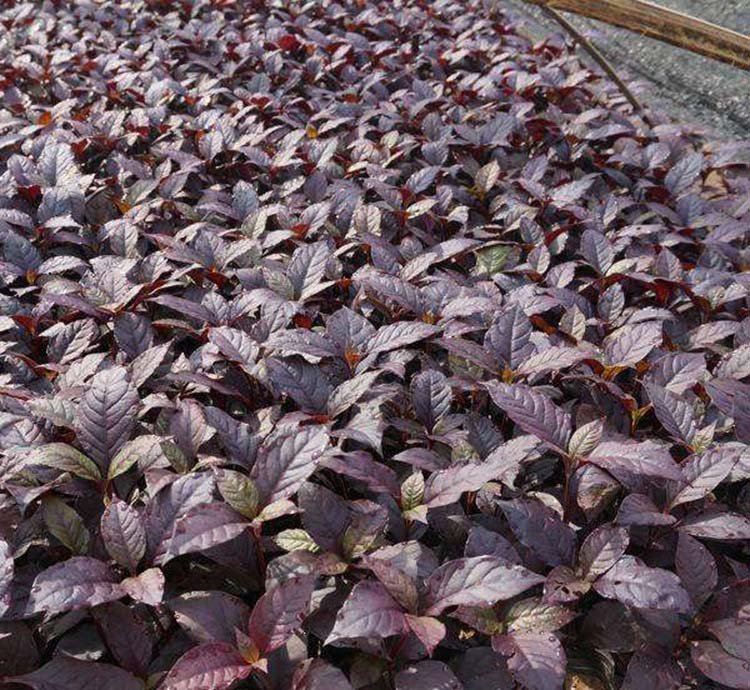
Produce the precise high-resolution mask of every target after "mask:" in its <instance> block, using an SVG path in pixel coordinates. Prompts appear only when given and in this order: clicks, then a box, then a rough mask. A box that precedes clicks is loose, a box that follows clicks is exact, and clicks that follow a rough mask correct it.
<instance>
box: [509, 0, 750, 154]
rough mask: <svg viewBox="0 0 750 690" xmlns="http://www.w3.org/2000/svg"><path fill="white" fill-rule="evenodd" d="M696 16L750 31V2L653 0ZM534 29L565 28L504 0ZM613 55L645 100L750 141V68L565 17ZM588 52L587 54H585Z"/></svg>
mask: <svg viewBox="0 0 750 690" xmlns="http://www.w3.org/2000/svg"><path fill="white" fill-rule="evenodd" d="M651 1H652V2H656V4H659V5H664V6H665V7H670V8H672V9H675V10H679V11H681V12H686V13H687V14H691V15H693V16H695V17H701V18H702V19H706V20H708V21H711V22H714V23H716V24H720V25H722V26H726V27H727V28H730V29H733V30H734V31H739V32H742V33H747V34H750V0H651ZM499 4H500V6H501V7H503V8H505V9H507V10H508V11H509V12H510V13H511V14H512V15H513V16H515V17H516V18H523V17H527V18H530V19H531V21H530V24H529V26H528V29H529V30H530V31H531V33H532V34H533V35H540V34H539V32H540V31H542V32H543V31H544V30H545V29H546V30H550V29H553V30H559V31H562V29H560V27H559V25H558V24H557V23H556V22H554V21H551V20H549V19H548V18H546V17H544V16H542V15H541V13H540V12H539V10H538V9H537V8H534V7H532V6H530V5H528V4H526V3H524V2H523V0H500V3H499ZM565 16H566V17H567V18H568V19H569V20H570V21H571V22H572V23H573V24H574V25H575V26H576V27H577V28H578V29H579V30H581V31H582V32H583V33H584V34H585V35H586V36H587V37H588V38H589V39H590V40H592V41H593V43H594V44H595V45H596V46H597V47H598V48H599V49H600V50H601V52H602V53H604V55H605V56H606V57H607V60H608V61H609V62H610V63H611V64H612V65H613V66H614V67H615V68H616V69H617V71H618V73H619V74H620V76H622V77H624V78H626V79H630V80H633V81H635V82H636V84H637V85H639V86H640V88H637V92H638V94H639V98H640V99H641V100H642V101H643V102H644V103H645V104H648V105H651V106H654V107H656V108H659V109H661V110H663V111H666V112H667V113H669V114H670V115H671V116H673V117H674V118H676V119H678V120H682V121H689V122H695V123H698V124H701V125H703V126H704V127H705V128H706V129H707V130H708V132H709V135H712V136H714V137H717V138H723V139H739V140H746V141H750V72H747V71H743V70H739V69H736V68H734V67H730V66H729V65H724V64H722V63H720V62H716V61H715V60H710V59H708V58H705V57H702V56H700V55H695V54H694V53H691V52H689V51H686V50H681V49H680V48H675V47H673V46H671V45H668V44H666V43H661V42H660V41H656V40H653V39H650V38H644V37H642V36H637V35H636V34H633V33H631V32H629V31H625V30H622V29H616V28H614V27H610V26H607V25H606V24H603V23H601V22H595V21H592V20H588V19H585V18H583V17H579V16H577V15H574V14H570V13H567V14H566V15H565ZM582 54H584V55H585V53H582Z"/></svg>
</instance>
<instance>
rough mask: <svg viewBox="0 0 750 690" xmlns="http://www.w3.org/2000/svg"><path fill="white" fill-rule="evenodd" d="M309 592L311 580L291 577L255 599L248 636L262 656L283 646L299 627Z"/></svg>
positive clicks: (313, 587) (311, 585) (313, 581)
mask: <svg viewBox="0 0 750 690" xmlns="http://www.w3.org/2000/svg"><path fill="white" fill-rule="evenodd" d="M313 589H315V580H314V578H312V577H306V578H302V577H293V578H290V579H289V580H286V581H285V582H283V583H282V584H280V585H279V586H278V587H274V588H273V589H271V590H269V591H268V592H266V593H265V594H264V595H263V596H262V597H261V598H260V599H258V602H257V603H256V604H255V607H254V608H253V612H252V615H251V616H250V623H249V624H248V633H249V635H250V637H251V638H252V640H253V642H254V643H255V646H256V647H257V648H258V650H259V651H260V653H261V654H262V655H263V656H268V655H269V654H270V653H271V652H273V651H274V650H276V649H278V648H279V647H281V646H282V645H284V644H285V643H286V641H287V640H288V639H289V638H290V637H291V636H292V635H293V634H294V631H295V630H296V629H297V628H298V627H299V626H300V625H301V624H302V620H303V619H304V617H305V615H306V614H307V610H308V607H309V605H310V597H311V595H312V593H313Z"/></svg>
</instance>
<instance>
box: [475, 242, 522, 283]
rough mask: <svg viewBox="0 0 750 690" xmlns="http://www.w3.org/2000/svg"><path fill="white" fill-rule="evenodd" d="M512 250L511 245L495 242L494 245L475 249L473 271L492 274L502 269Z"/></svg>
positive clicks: (480, 273)
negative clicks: (475, 258) (475, 259)
mask: <svg viewBox="0 0 750 690" xmlns="http://www.w3.org/2000/svg"><path fill="white" fill-rule="evenodd" d="M513 250H514V248H513V247H511V246H508V245H505V244H496V245H495V246H494V247H488V248H486V249H480V250H478V251H476V252H475V255H476V257H477V264H476V266H475V267H474V272H475V273H478V274H479V275H488V276H494V275H495V274H496V273H499V272H500V271H501V270H502V269H503V267H504V266H505V264H506V263H507V261H508V257H509V256H510V255H511V253H512V252H513Z"/></svg>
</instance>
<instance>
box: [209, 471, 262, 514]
mask: <svg viewBox="0 0 750 690" xmlns="http://www.w3.org/2000/svg"><path fill="white" fill-rule="evenodd" d="M216 485H217V486H218V487H219V492H220V493H221V495H222V496H223V497H224V500H225V501H226V502H227V503H228V504H229V505H230V506H232V508H234V509H235V510H236V511H237V512H238V513H239V514H240V515H244V516H245V517H246V518H249V519H251V520H252V519H253V518H254V517H255V516H256V515H257V514H258V506H259V504H260V492H259V491H258V487H257V486H256V485H255V482H254V481H253V480H252V479H250V477H247V476H246V475H244V474H242V473H241V472H236V471H235V470H225V469H221V470H218V471H217V472H216Z"/></svg>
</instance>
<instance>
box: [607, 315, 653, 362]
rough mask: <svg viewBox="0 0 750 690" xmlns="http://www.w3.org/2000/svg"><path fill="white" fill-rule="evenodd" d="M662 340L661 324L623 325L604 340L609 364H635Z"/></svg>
mask: <svg viewBox="0 0 750 690" xmlns="http://www.w3.org/2000/svg"><path fill="white" fill-rule="evenodd" d="M661 341H662V332H661V325H659V324H658V323H653V322H648V321H647V322H645V323H638V324H635V325H633V326H623V327H622V328H619V329H618V330H616V331H615V332H614V333H612V334H611V335H609V336H607V338H606V339H605V340H604V355H605V357H606V363H607V364H608V365H609V366H622V367H627V366H633V365H635V364H637V363H638V362H640V361H641V360H643V359H645V358H646V357H647V356H648V355H649V353H650V352H651V350H653V349H654V348H655V347H656V346H657V345H659V344H660V343H661Z"/></svg>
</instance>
